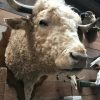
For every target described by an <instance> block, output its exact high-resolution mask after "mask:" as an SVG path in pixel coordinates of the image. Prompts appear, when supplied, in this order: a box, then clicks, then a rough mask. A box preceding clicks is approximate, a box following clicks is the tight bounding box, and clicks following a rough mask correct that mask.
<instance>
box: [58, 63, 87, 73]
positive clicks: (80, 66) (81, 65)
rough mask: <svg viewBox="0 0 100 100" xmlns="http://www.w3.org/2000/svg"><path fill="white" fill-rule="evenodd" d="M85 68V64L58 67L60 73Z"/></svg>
mask: <svg viewBox="0 0 100 100" xmlns="http://www.w3.org/2000/svg"><path fill="white" fill-rule="evenodd" d="M84 68H86V64H73V65H69V66H63V67H61V66H60V67H59V70H60V71H69V70H77V71H78V70H82V69H84Z"/></svg>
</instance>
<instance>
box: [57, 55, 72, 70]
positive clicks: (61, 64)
mask: <svg viewBox="0 0 100 100" xmlns="http://www.w3.org/2000/svg"><path fill="white" fill-rule="evenodd" d="M55 64H56V66H57V67H58V69H67V68H69V67H72V66H73V61H72V59H71V58H70V57H69V56H59V57H58V58H57V59H56V60H55Z"/></svg>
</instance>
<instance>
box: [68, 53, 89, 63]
mask: <svg viewBox="0 0 100 100" xmlns="http://www.w3.org/2000/svg"><path fill="white" fill-rule="evenodd" d="M70 57H71V58H72V59H73V60H75V61H86V60H87V55H86V54H80V53H77V52H70Z"/></svg>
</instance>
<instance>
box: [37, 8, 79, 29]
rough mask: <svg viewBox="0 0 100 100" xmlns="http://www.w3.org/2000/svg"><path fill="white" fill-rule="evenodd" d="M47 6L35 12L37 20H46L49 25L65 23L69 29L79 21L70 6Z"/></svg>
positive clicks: (73, 27)
mask: <svg viewBox="0 0 100 100" xmlns="http://www.w3.org/2000/svg"><path fill="white" fill-rule="evenodd" d="M65 8H66V9H63V7H47V8H45V9H43V10H42V11H40V12H39V13H38V14H37V17H36V18H37V21H40V20H42V19H43V20H47V21H48V22H49V23H50V24H51V25H67V27H69V28H71V29H73V30H74V29H76V28H77V26H78V25H79V24H80V23H81V19H80V17H79V15H78V14H77V13H75V12H74V11H73V10H71V8H70V7H69V6H68V7H65Z"/></svg>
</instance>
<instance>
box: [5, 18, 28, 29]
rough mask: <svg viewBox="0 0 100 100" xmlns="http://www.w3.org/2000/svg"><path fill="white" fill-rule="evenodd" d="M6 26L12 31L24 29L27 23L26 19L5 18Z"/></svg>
mask: <svg viewBox="0 0 100 100" xmlns="http://www.w3.org/2000/svg"><path fill="white" fill-rule="evenodd" d="M4 21H5V22H6V24H7V25H8V26H9V27H11V28H13V29H21V28H24V27H25V25H26V24H27V22H28V19H27V18H5V19H4Z"/></svg>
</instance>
